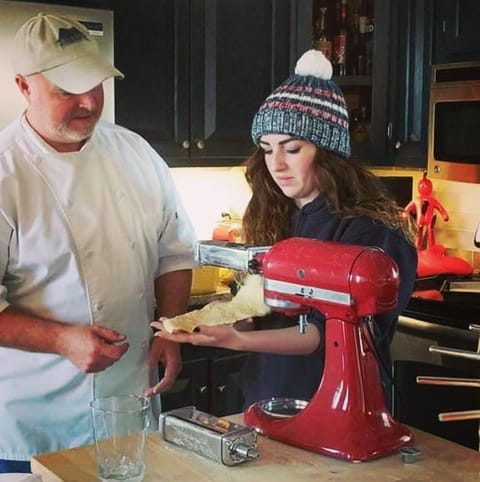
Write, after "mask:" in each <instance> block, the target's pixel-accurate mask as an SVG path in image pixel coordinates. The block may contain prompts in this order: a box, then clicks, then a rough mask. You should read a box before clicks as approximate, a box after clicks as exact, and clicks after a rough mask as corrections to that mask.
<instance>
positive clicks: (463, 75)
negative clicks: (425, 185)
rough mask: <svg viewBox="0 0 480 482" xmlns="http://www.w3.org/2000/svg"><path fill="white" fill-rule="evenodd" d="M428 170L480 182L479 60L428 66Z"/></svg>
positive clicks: (432, 175) (433, 175)
mask: <svg viewBox="0 0 480 482" xmlns="http://www.w3.org/2000/svg"><path fill="white" fill-rule="evenodd" d="M428 173H429V177H430V178H437V179H449V180H451V181H461V182H475V183H478V182H480V62H461V63H451V64H442V65H434V66H433V67H432V82H431V88H430V108H429V125H428Z"/></svg>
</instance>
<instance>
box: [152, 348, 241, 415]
mask: <svg viewBox="0 0 480 482" xmlns="http://www.w3.org/2000/svg"><path fill="white" fill-rule="evenodd" d="M246 357H247V355H246V354H245V353H239V352H234V351H230V350H224V349H218V348H206V347H194V346H190V345H183V346H182V358H183V368H182V371H181V373H180V374H179V376H178V377H177V379H176V381H175V383H174V384H173V386H172V387H171V388H170V389H169V390H167V391H166V392H164V393H163V394H162V410H163V411H167V410H172V409H175V408H180V407H185V406H188V405H194V406H195V407H196V408H197V409H198V410H201V411H204V412H207V413H211V414H213V415H216V416H225V415H231V414H234V413H239V412H241V411H242V409H243V402H244V399H243V395H242V393H241V390H240V370H241V368H242V366H243V364H244V362H245V360H246ZM160 371H162V368H160Z"/></svg>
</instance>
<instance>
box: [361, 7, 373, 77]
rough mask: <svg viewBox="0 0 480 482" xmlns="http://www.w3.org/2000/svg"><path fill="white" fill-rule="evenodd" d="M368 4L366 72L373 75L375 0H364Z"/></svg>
mask: <svg viewBox="0 0 480 482" xmlns="http://www.w3.org/2000/svg"><path fill="white" fill-rule="evenodd" d="M363 1H364V3H365V4H366V15H367V21H366V25H365V72H366V73H367V75H372V70H373V48H374V34H375V14H374V6H373V0H363Z"/></svg>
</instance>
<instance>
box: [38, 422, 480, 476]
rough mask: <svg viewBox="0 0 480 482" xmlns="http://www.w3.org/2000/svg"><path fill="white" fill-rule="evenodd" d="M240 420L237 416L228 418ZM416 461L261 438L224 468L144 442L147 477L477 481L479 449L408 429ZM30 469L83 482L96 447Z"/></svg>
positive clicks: (154, 438) (155, 436) (155, 437)
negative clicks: (356, 457)
mask: <svg viewBox="0 0 480 482" xmlns="http://www.w3.org/2000/svg"><path fill="white" fill-rule="evenodd" d="M228 418H229V419H230V420H232V421H234V422H237V423H241V416H240V415H235V416H232V417H228ZM412 431H413V433H414V435H415V447H416V448H418V449H419V450H420V451H421V454H420V456H419V458H418V459H417V461H416V462H415V463H412V464H404V463H402V460H401V457H400V455H399V454H398V453H396V454H393V455H390V456H387V457H383V458H380V459H376V460H371V461H368V462H363V463H352V462H346V461H343V460H338V459H334V458H331V457H326V456H323V455H320V454H317V453H314V452H309V451H306V450H303V449H299V448H296V447H291V446H289V445H285V444H283V443H280V442H276V441H274V440H269V439H267V438H265V437H259V452H260V457H259V459H257V460H255V461H249V462H244V463H242V464H239V465H236V466H232V467H227V466H224V465H222V464H220V463H218V462H214V461H211V460H209V459H206V458H203V457H201V456H199V455H196V454H194V453H191V452H189V451H186V450H184V449H181V448H179V447H176V446H175V445H171V444H169V443H167V442H165V441H163V440H162V439H161V436H160V434H159V433H152V434H150V436H149V438H148V442H147V447H146V463H147V471H146V476H145V479H144V480H145V482H154V481H155V482H158V481H161V480H165V481H173V480H175V481H179V482H190V481H194V482H217V481H218V482H243V481H245V482H251V481H252V480H258V481H260V480H261V481H265V482H268V481H275V482H291V481H292V480H298V481H309V480H311V481H318V480H329V481H335V480H339V481H340V480H341V481H345V482H348V481H352V482H361V481H376V480H378V481H387V480H388V481H392V482H401V481H405V482H407V481H408V482H412V481H420V480H422V481H424V482H427V481H438V482H443V481H445V482H447V481H448V482H454V481H467V480H468V481H470V480H472V481H473V480H478V479H479V472H480V454H479V453H478V452H477V451H475V450H471V449H467V448H465V447H462V446H461V445H458V444H455V443H452V442H449V441H447V440H445V439H441V438H439V437H435V436H433V435H429V434H427V433H425V432H422V431H419V430H416V429H412ZM32 471H33V473H35V474H40V475H41V476H42V478H43V480H44V482H59V481H65V482H85V481H93V480H95V479H96V476H95V461H94V446H93V445H88V446H85V447H80V448H76V449H70V450H63V451H60V452H52V453H49V454H44V455H38V456H36V457H33V458H32Z"/></svg>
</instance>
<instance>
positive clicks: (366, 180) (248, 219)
mask: <svg viewBox="0 0 480 482" xmlns="http://www.w3.org/2000/svg"><path fill="white" fill-rule="evenodd" d="M245 165H246V173H245V176H246V179H247V182H248V184H249V185H250V187H251V189H252V197H251V199H250V202H249V203H248V206H247V208H246V210H245V214H244V216H243V224H242V226H243V237H244V240H245V242H247V243H251V244H257V245H265V246H270V245H272V244H273V243H275V242H277V241H280V240H282V239H285V238H288V237H289V236H291V231H290V230H291V226H290V220H291V216H292V213H293V211H294V210H295V203H294V201H293V200H292V199H290V198H288V197H287V196H285V195H284V194H283V193H282V191H281V190H280V188H279V187H278V186H277V184H276V183H275V182H274V180H273V178H272V176H271V175H270V173H269V172H268V169H267V166H266V163H265V159H264V152H263V149H261V148H257V149H256V150H255V151H254V153H253V154H252V155H251V156H250V157H249V158H248V159H247V160H246V161H245ZM315 176H316V179H317V185H318V187H319V188H320V192H321V193H322V194H323V195H324V196H325V198H326V200H327V203H328V206H329V208H330V209H331V210H332V212H333V213H335V214H337V215H338V216H340V217H344V218H349V217H356V216H368V217H370V218H372V219H375V220H378V221H380V222H382V223H383V224H385V225H386V226H388V227H389V228H392V229H401V230H402V231H403V232H404V233H405V235H406V237H407V239H409V240H410V241H411V242H412V243H413V242H414V239H415V227H414V225H413V223H411V222H410V221H409V220H408V218H407V219H405V217H404V216H403V208H402V207H400V206H398V205H397V204H396V202H395V201H394V200H393V199H392V198H391V197H390V195H389V194H388V193H387V191H386V189H385V187H384V185H383V184H382V182H381V180H380V179H379V178H378V177H377V176H375V175H374V174H372V173H371V172H370V171H368V170H367V169H366V168H364V167H363V166H361V165H360V164H358V163H356V162H355V161H353V160H351V159H345V158H343V157H340V156H337V155H335V154H333V153H331V152H328V151H325V150H324V149H320V148H317V153H316V157H315Z"/></svg>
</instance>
